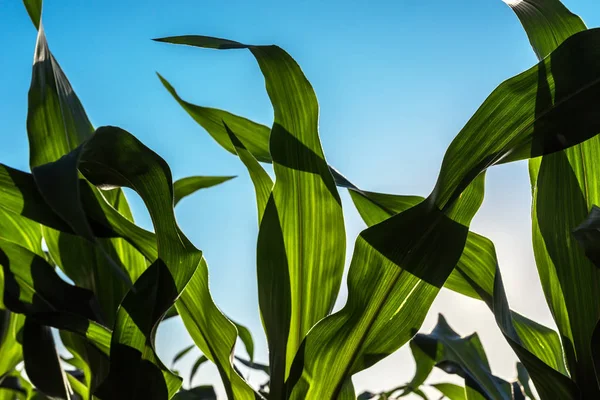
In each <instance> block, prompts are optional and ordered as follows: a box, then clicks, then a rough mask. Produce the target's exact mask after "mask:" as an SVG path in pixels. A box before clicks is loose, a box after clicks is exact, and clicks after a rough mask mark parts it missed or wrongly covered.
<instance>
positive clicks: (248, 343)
mask: <svg viewBox="0 0 600 400" xmlns="http://www.w3.org/2000/svg"><path fill="white" fill-rule="evenodd" d="M231 322H233V324H234V325H235V328H236V329H237V331H238V336H239V338H240V340H241V341H242V343H243V344H244V347H245V348H246V353H248V357H250V361H253V360H254V340H253V339H252V333H250V329H248V328H246V327H245V326H244V325H241V324H238V323H237V322H235V321H231Z"/></svg>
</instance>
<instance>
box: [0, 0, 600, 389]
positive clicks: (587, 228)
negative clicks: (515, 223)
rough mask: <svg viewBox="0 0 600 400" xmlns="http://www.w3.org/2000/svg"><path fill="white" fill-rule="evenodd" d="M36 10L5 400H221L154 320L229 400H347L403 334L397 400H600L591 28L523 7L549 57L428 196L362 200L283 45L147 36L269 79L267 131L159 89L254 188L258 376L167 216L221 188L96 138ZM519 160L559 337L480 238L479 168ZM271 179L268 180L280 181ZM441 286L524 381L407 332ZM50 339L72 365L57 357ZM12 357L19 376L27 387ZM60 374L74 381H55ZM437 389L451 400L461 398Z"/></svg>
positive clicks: (512, 89) (11, 203)
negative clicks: (234, 56)
mask: <svg viewBox="0 0 600 400" xmlns="http://www.w3.org/2000/svg"><path fill="white" fill-rule="evenodd" d="M24 2H25V5H26V8H27V10H28V12H29V14H30V16H31V19H32V21H33V22H34V25H35V26H36V28H37V29H38V38H37V43H36V48H35V56H34V66H33V74H32V82H31V88H30V91H29V98H28V99H29V104H28V116H27V131H28V137H29V143H30V166H31V173H27V172H23V171H18V170H15V169H13V168H10V167H8V166H5V165H2V164H0V196H2V199H1V200H2V201H1V202H0V264H1V265H2V267H3V268H2V281H1V282H2V297H1V299H2V304H0V306H1V308H2V309H3V310H4V311H2V312H3V317H4V318H3V320H2V325H1V327H2V329H1V331H0V377H2V381H1V384H2V386H3V389H0V393H1V394H0V395H2V396H3V395H5V394H6V393H8V394H6V396H8V397H7V398H15V397H16V398H32V397H36V396H38V397H40V396H48V397H51V398H63V399H70V398H82V399H83V398H85V399H93V398H98V399H117V400H119V399H128V400H129V399H169V398H177V399H203V398H210V397H214V392H213V391H212V389H211V388H208V387H197V388H193V389H190V390H181V383H182V378H181V377H179V376H178V375H177V374H176V373H175V372H174V371H172V370H171V369H170V368H168V367H167V366H166V365H164V364H163V363H162V362H161V360H160V359H159V357H158V356H157V355H156V352H155V349H154V338H155V333H156V329H157V327H158V325H159V323H160V322H161V321H162V320H164V319H165V318H166V317H173V316H178V318H181V320H182V321H183V323H184V325H185V327H186V329H187V331H188V332H189V334H190V335H191V337H192V339H193V340H194V344H195V346H197V347H198V348H199V349H200V350H201V351H202V353H203V356H202V357H201V358H199V359H198V361H197V362H196V365H195V367H194V370H193V371H192V377H193V375H194V373H195V372H196V370H197V368H198V367H199V366H200V365H201V364H202V363H203V362H206V361H210V362H212V363H214V364H215V365H216V367H217V369H218V371H219V374H220V377H221V379H222V381H223V384H224V387H225V390H226V392H227V396H228V397H229V398H231V399H249V400H251V399H262V398H269V399H354V398H355V397H356V396H355V391H354V388H353V385H352V380H351V378H352V376H353V375H354V374H355V373H357V372H359V371H362V370H364V369H366V368H369V367H370V366H372V365H373V364H375V363H376V362H378V361H380V360H381V359H383V358H384V357H386V356H388V355H389V354H391V353H393V352H394V351H396V350H397V349H398V348H400V347H401V346H403V345H405V344H406V343H407V342H409V341H410V340H411V339H412V338H413V337H414V339H413V340H412V342H411V346H412V348H413V352H414V354H415V358H416V360H417V365H418V368H417V373H416V375H415V378H414V379H413V380H412V381H411V382H410V383H408V384H406V385H404V387H403V388H402V389H401V390H402V394H408V393H412V392H414V393H417V394H419V393H420V386H421V385H422V384H423V382H424V381H425V379H426V377H427V376H428V374H429V372H430V371H431V370H432V368H433V366H434V365H437V366H438V367H440V368H443V369H445V370H446V371H451V372H453V373H457V374H459V375H461V376H463V377H464V378H465V388H464V389H462V390H458V392H460V393H462V395H463V397H464V398H468V399H476V398H477V399H478V398H484V399H485V398H491V399H511V398H519V396H521V398H522V397H523V396H524V395H527V396H529V397H533V394H532V393H531V390H528V389H527V388H528V385H526V384H525V383H526V382H528V380H527V379H525V378H524V376H525V375H524V371H525V370H526V371H527V372H528V373H529V375H530V376H531V380H532V382H533V383H534V385H535V387H536V389H537V392H538V394H539V396H540V397H541V398H543V399H553V398H561V399H576V398H580V397H585V398H590V399H592V398H598V395H599V394H600V393H599V392H600V390H599V389H598V385H597V382H596V373H595V369H594V364H595V360H597V359H598V357H597V352H598V348H597V347H598V344H600V343H599V342H598V341H592V338H595V337H597V336H599V335H600V333H594V332H595V328H596V324H597V322H598V316H599V314H600V303H599V302H598V298H599V296H598V293H597V291H599V290H600V286H599V285H598V283H599V282H598V281H599V278H600V276H599V273H600V272H599V271H598V269H597V268H596V267H595V266H594V265H593V264H592V263H591V262H590V261H589V260H588V259H587V258H586V256H585V254H584V250H583V248H584V247H585V249H587V253H588V254H589V255H590V257H592V259H597V258H595V257H597V254H598V250H597V249H598V247H597V242H598V239H599V238H598V236H600V235H598V229H597V227H598V225H599V222H598V221H599V220H600V218H598V215H597V214H599V213H600V212H597V213H595V214H593V215H592V216H591V217H590V220H589V221H587V223H586V224H584V225H583V226H582V227H581V228H580V229H579V230H578V232H579V233H578V235H576V236H574V235H572V233H571V232H572V230H573V229H574V228H575V227H576V226H578V225H579V224H580V223H581V222H582V221H583V220H584V219H585V217H586V216H587V214H588V212H589V211H590V209H591V207H592V205H593V204H597V203H599V202H598V201H597V200H598V197H600V180H599V179H598V176H597V175H596V171H599V170H598V168H597V166H596V165H595V163H594V160H595V159H596V157H595V156H596V155H598V154H600V142H599V140H600V139H599V138H598V136H596V135H597V133H598V132H600V112H599V111H598V109H599V106H600V62H599V61H598V60H600V46H599V45H598V43H600V30H598V29H590V30H587V29H586V28H585V26H584V25H583V22H582V21H581V19H579V18H578V17H577V16H575V15H573V14H571V13H570V12H569V11H568V10H567V9H566V8H565V7H564V6H563V5H562V4H561V3H560V2H559V1H558V0H522V1H521V2H520V3H519V4H518V5H513V8H514V10H515V12H516V14H517V15H518V17H519V18H520V20H521V22H522V23H523V26H524V27H525V30H526V31H527V34H528V35H529V38H530V41H531V43H532V45H533V47H534V50H535V52H536V54H537V55H538V57H539V58H540V61H539V63H538V64H536V65H534V66H533V67H531V68H530V69H528V70H526V71H524V72H523V73H521V74H519V75H517V76H515V77H513V78H511V79H508V80H507V81H505V82H504V83H502V84H501V85H499V86H498V88H497V89H495V90H494V91H493V92H492V93H491V94H490V96H489V97H488V98H487V99H486V100H485V101H484V103H483V104H482V105H481V107H480V108H479V109H478V110H477V111H476V113H475V114H474V115H473V117H472V118H471V119H470V120H469V121H468V122H467V124H466V125H465V127H464V128H463V129H462V130H461V131H460V132H459V133H458V135H457V136H456V138H455V139H454V141H453V142H452V143H451V145H450V146H449V148H448V150H447V151H446V154H445V156H444V160H443V163H442V167H441V171H440V174H439V177H438V180H437V183H436V185H435V187H434V189H433V190H432V192H431V194H430V195H429V196H428V197H426V198H422V197H419V196H399V195H389V194H382V193H374V192H368V191H364V190H361V189H359V188H358V187H357V186H355V185H354V184H352V183H351V182H350V181H349V180H348V179H346V178H345V177H344V176H342V175H341V174H340V173H338V172H337V171H336V170H335V169H334V168H333V167H331V166H330V165H328V163H327V162H326V160H325V156H324V153H323V149H322V148H321V144H320V139H319V133H318V115H319V107H318V103H317V99H316V95H315V93H314V91H313V88H312V86H311V85H310V83H309V82H308V80H307V79H306V77H305V76H304V74H303V72H302V70H301V69H300V67H299V66H298V64H297V63H296V62H295V61H294V60H293V59H292V58H291V57H290V56H289V55H288V54H287V53H286V52H285V51H284V50H282V49H281V48H279V47H277V46H255V45H246V44H242V43H239V42H235V41H231V40H225V39H217V38H211V37H206V36H176V37H168V38H162V39H157V40H158V41H161V42H167V43H173V44H181V45H188V46H194V47H201V48H212V49H220V50H230V49H246V50H249V51H250V52H251V54H252V55H253V56H254V58H255V59H256V61H257V63H258V65H259V67H260V69H261V72H262V74H263V76H264V79H265V84H266V90H267V93H268V95H269V98H270V100H271V104H272V106H273V109H274V122H273V125H272V127H270V128H269V127H267V126H263V125H260V124H257V123H255V122H252V121H250V120H248V119H245V118H243V117H240V116H236V115H233V114H231V113H229V112H226V111H223V110H218V109H214V108H208V107H201V106H197V105H194V104H191V103H189V102H186V101H185V100H183V99H182V98H180V97H179V95H178V94H177V92H176V91H175V89H174V88H173V87H172V86H171V85H170V84H169V83H168V81H167V80H165V79H164V78H163V77H161V76H159V78H160V79H161V81H162V83H163V84H164V86H165V88H166V89H167V90H168V91H169V92H170V93H171V94H172V95H173V97H174V98H175V99H176V100H177V101H178V103H179V104H180V105H181V106H182V107H183V108H184V109H185V111H187V113H188V114H190V116H192V117H193V118H194V120H196V121H197V122H198V123H199V124H200V125H201V126H202V127H203V128H204V129H205V130H206V131H207V132H208V133H209V134H210V135H211V136H212V137H213V138H214V139H215V140H216V141H217V142H218V143H219V144H220V145H221V146H222V147H223V148H225V149H226V150H227V151H229V152H230V153H232V154H234V155H236V156H237V157H239V159H240V160H241V162H242V163H243V164H244V165H245V166H246V167H247V169H248V172H249V175H250V178H251V179H252V182H253V183H254V186H255V190H256V203H257V209H258V223H259V234H258V242H257V277H258V298H259V305H260V312H261V317H262V322H263V326H264V329H265V333H266V337H267V342H268V346H269V364H268V366H264V365H259V364H256V363H254V361H253V360H252V355H253V350H252V347H253V345H252V340H251V338H250V335H249V332H248V331H247V330H245V328H243V327H241V326H239V325H238V324H235V323H234V322H232V321H231V320H230V319H228V318H227V317H226V316H225V315H223V313H221V311H220V310H219V309H218V308H217V306H216V305H215V304H214V302H213V300H212V297H211V294H210V292H209V288H208V266H207V264H206V261H205V259H204V258H203V256H202V252H201V251H200V250H199V249H197V248H196V247H195V246H194V245H193V244H192V243H191V242H190V241H189V240H188V239H187V238H186V236H185V235H184V233H183V232H182V231H181V230H180V229H179V227H178V226H177V223H176V221H175V215H174V211H173V208H174V205H175V204H176V203H177V202H178V201H179V200H180V199H181V198H182V197H184V196H186V195H189V194H191V193H193V192H194V191H195V190H198V189H200V188H203V187H208V186H211V185H214V184H216V183H220V182H223V181H225V180H226V179H228V177H213V178H207V177H191V178H186V179H185V180H182V181H178V182H175V183H173V180H172V176H171V171H170V169H169V166H168V165H167V163H166V162H165V161H164V160H163V159H162V158H160V156H158V155H157V154H156V153H154V152H153V151H152V150H150V149H149V148H147V147H146V146H144V145H143V144H142V143H141V142H140V141H139V140H137V139H136V138H135V137H134V136H133V135H131V134H130V133H128V132H126V131H124V130H122V129H119V128H116V127H101V128H98V129H94V128H93V127H92V125H91V123H90V122H89V120H88V118H87V116H86V114H85V111H84V110H83V107H82V105H81V103H80V102H79V100H78V98H77V96H76V95H75V93H74V91H73V89H72V88H71V85H70V84H69V82H68V80H67V78H66V76H65V75H64V73H63V71H62V70H61V68H60V66H59V64H58V62H57V61H56V59H55V58H54V57H53V55H52V53H51V52H50V50H49V48H48V44H47V42H46V38H45V35H44V30H43V26H42V23H41V9H42V4H41V1H40V0H25V1H24ZM523 159H531V161H530V173H531V182H532V188H533V201H534V207H533V235H534V246H535V255H536V261H537V265H538V269H539V271H540V278H541V280H542V285H543V288H544V293H545V295H546V297H547V299H548V304H549V306H550V308H551V311H552V313H553V316H554V318H555V320H556V323H557V326H558V330H559V333H558V334H557V333H556V332H554V331H553V330H551V329H549V328H546V327H544V326H541V325H539V324H537V323H535V322H534V321H531V320H529V319H527V318H526V317H524V316H522V315H520V314H518V313H516V312H513V311H512V310H510V308H509V306H508V301H507V298H506V294H505V292H504V288H503V285H502V278H501V276H500V271H499V269H498V263H497V259H496V255H495V250H494V246H493V244H492V242H491V241H489V240H488V239H486V238H485V237H482V236H480V235H478V234H476V233H474V232H471V231H469V224H470V222H471V220H472V218H473V216H474V215H475V213H476V212H477V210H478V208H479V206H480V205H481V202H482V201H483V196H484V180H485V171H486V170H487V168H489V167H492V166H494V165H496V164H501V163H507V162H514V161H518V160H523ZM261 162H262V163H271V164H272V165H273V170H274V175H275V181H274V182H273V180H272V179H271V177H270V175H269V174H268V173H267V172H266V171H265V169H264V168H263V166H262V165H261ZM599 172H600V171H599ZM121 187H127V188H130V189H132V190H134V191H135V192H137V193H138V194H139V195H140V197H141V198H142V199H143V201H144V204H145V206H146V207H147V209H148V212H149V214H150V216H151V219H152V223H153V226H154V232H149V231H146V230H144V229H142V228H140V227H138V226H137V225H135V223H134V221H133V218H132V215H131V212H130V210H129V207H128V205H127V201H126V199H125V196H124V194H123V191H122V189H121ZM339 188H344V189H347V190H348V191H349V193H350V196H351V198H352V200H353V202H354V204H355V206H356V208H357V209H358V211H359V213H360V215H361V217H362V218H363V220H364V221H365V223H366V224H367V225H368V228H367V229H365V230H364V231H362V232H361V233H360V235H359V236H358V238H357V239H356V243H355V246H354V254H353V256H352V261H351V264H350V268H349V271H348V278H347V285H348V299H347V302H346V304H345V306H344V307H343V308H342V309H341V310H339V311H337V312H335V313H333V312H332V309H333V305H334V303H335V301H336V299H337V296H338V292H339V288H340V285H341V283H342V275H343V270H344V260H345V229H344V220H343V214H342V207H341V201H340V196H339V192H338V189H339ZM575 237H577V238H579V239H580V240H581V241H582V242H583V243H584V246H582V247H580V246H579V245H578V244H577V243H576V239H575ZM42 239H43V241H44V242H45V244H46V245H45V247H43V246H42ZM57 267H58V269H57ZM58 271H61V273H59V272H58ZM61 275H64V276H67V277H68V278H69V279H70V280H71V281H72V282H73V284H71V283H67V282H66V281H65V280H64V279H63V278H62V277H61ZM442 286H445V287H447V288H449V289H452V290H454V291H457V292H459V293H462V294H464V295H467V296H470V297H473V298H476V299H480V300H482V301H484V302H485V303H486V304H487V305H488V306H489V308H490V310H491V311H492V312H493V313H494V315H495V317H496V321H497V323H498V326H499V328H500V330H501V331H502V333H503V334H504V336H505V338H506V340H507V341H508V342H509V344H510V345H511V346H512V348H513V350H514V351H515V353H516V354H517V356H518V357H519V359H520V361H521V362H522V365H523V367H524V368H520V370H521V377H522V378H523V379H520V382H521V384H519V383H508V382H506V381H504V380H502V379H500V378H498V377H495V376H493V375H492V374H491V372H490V368H489V364H488V362H487V358H486V357H485V353H484V352H483V350H482V347H481V343H480V342H479V340H478V339H477V336H471V337H468V338H460V337H459V336H458V335H457V334H456V333H455V332H454V331H452V330H451V329H450V328H449V326H448V325H447V324H446V323H445V321H444V320H443V319H441V320H440V323H439V324H438V326H437V328H436V329H435V330H434V332H433V333H432V334H430V335H417V336H415V334H416V333H417V331H418V330H419V328H420V326H421V324H422V322H423V320H424V318H425V316H426V314H427V311H428V310H429V307H430V306H431V303H432V302H433V300H434V299H435V297H436V295H437V293H438V292H439V290H440V289H441V288H442ZM50 328H56V329H57V330H58V332H59V333H60V339H61V341H62V343H63V344H64V346H65V347H66V348H67V350H68V351H69V352H70V354H71V355H72V358H70V359H68V360H66V361H62V360H61V359H60V358H59V356H58V355H57V351H56V348H55V343H54V337H53V335H52V334H51V329H50ZM598 331H600V329H598ZM238 337H240V338H241V339H242V340H243V342H244V344H245V345H246V349H247V352H248V354H249V355H250V357H251V359H250V360H241V361H240V362H242V364H245V365H247V366H250V367H252V368H259V369H262V370H263V371H264V372H267V373H268V375H269V382H268V385H265V386H263V387H262V388H260V389H256V388H253V387H252V386H251V385H250V384H249V383H248V382H247V381H246V380H244V379H243V377H242V376H241V374H240V373H239V371H238V369H237V367H236V366H235V365H234V362H233V360H234V358H233V357H232V355H233V352H234V346H235V343H236V340H237V338H238ZM590 344H591V345H590ZM186 350H187V349H185V350H184V352H183V354H185V352H186ZM180 356H182V355H181V354H180ZM238 360H240V359H238ZM21 361H23V363H24V369H25V372H26V374H27V378H28V381H27V380H25V379H24V378H23V377H22V376H21V375H20V373H19V371H18V370H17V366H18V365H19V363H20V362H21ZM175 361H177V360H175ZM65 362H67V363H69V364H71V365H72V366H73V367H74V368H75V370H74V371H70V372H69V371H67V372H65V371H64V370H63V365H64V363H65ZM29 382H31V383H32V384H33V386H32V385H30V384H29ZM34 388H35V389H34ZM438 389H440V391H442V393H444V395H446V396H448V397H451V394H450V393H455V392H456V391H457V390H456V389H457V388H456V387H450V386H440V387H438ZM444 390H445V391H444ZM392 394H393V393H390V394H389V395H388V394H387V393H386V394H383V395H382V396H380V397H384V396H385V397H389V396H391V395H392ZM402 394H401V395H402ZM11 396H12V397H11ZM385 397H384V398H385Z"/></svg>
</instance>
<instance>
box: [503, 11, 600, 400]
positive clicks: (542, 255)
mask: <svg viewBox="0 0 600 400" xmlns="http://www.w3.org/2000/svg"><path fill="white" fill-rule="evenodd" d="M513 10H514V11H515V13H516V14H517V16H518V17H519V19H520V21H521V23H522V25H523V27H524V28H525V31H526V32H527V35H528V37H529V40H530V42H531V44H532V46H533V49H534V51H535V52H536V54H537V55H538V57H540V58H541V57H545V56H546V55H547V54H548V53H549V52H551V51H554V49H556V48H559V49H560V48H562V47H564V45H562V44H561V43H567V42H569V41H571V40H573V38H574V37H577V36H580V35H582V34H586V33H587V34H589V33H588V32H591V31H586V32H581V31H584V30H585V29H586V27H585V25H584V23H583V21H581V19H580V18H579V17H577V16H576V15H574V14H572V13H571V12H570V11H569V10H568V9H567V8H566V7H564V6H563V5H562V4H561V3H560V2H559V1H558V0H537V1H534V0H525V1H523V2H522V4H519V5H518V6H516V7H513ZM578 32H580V33H578ZM578 51H580V52H581V53H582V54H583V53H584V52H585V50H583V49H578ZM552 68H555V66H554V63H553V64H552ZM557 97H558V87H557V88H556V90H553V88H552V87H551V85H548V87H546V88H545V93H543V92H541V93H540V102H539V103H540V107H538V113H539V114H542V113H543V108H544V105H545V104H552V103H553V102H554V103H555V104H556V103H558V101H559V100H558V99H557ZM589 101H590V102H595V101H597V100H593V99H592V98H590V100H589ZM590 104H591V103H590ZM574 106H575V105H574ZM592 115H593V114H584V115H581V117H580V119H579V120H577V121H575V122H574V123H573V124H571V125H570V126H569V125H565V126H564V128H563V130H564V132H565V133H564V134H565V135H570V134H571V132H572V131H577V130H579V129H580V127H581V125H583V124H585V123H586V120H588V119H591V118H593V117H592ZM599 131H600V130H598V129H596V131H595V132H596V133H597V132H599ZM599 155H600V137H598V136H596V137H594V138H592V139H590V140H588V141H587V142H584V143H581V144H580V145H578V146H575V147H573V148H570V149H568V150H565V151H563V152H560V153H557V154H552V155H549V156H545V157H543V158H542V159H541V160H532V161H531V162H530V164H529V172H530V179H531V185H532V195H533V207H532V220H533V244H534V254H535V259H536V263H537V267H538V272H539V275H540V279H541V283H542V288H543V290H544V294H545V296H546V300H547V302H548V305H549V306H550V310H551V312H552V315H553V317H554V320H555V322H556V324H557V326H558V330H559V332H560V334H561V338H562V341H563V347H564V351H565V355H566V358H567V361H568V365H569V371H570V373H571V376H572V378H573V380H574V381H575V382H576V383H577V384H578V385H579V387H580V388H581V390H582V394H583V396H584V397H590V398H596V397H599V396H600V391H599V390H598V387H597V384H596V377H595V373H594V368H593V361H592V355H591V354H590V347H589V343H590V339H591V337H592V334H593V330H594V327H595V324H596V322H597V321H596V320H597V318H596V315H598V314H599V313H600V304H599V303H598V302H597V299H598V296H600V289H599V284H600V275H599V271H598V270H597V269H595V268H594V267H593V266H592V265H591V263H590V262H589V261H588V260H586V258H585V256H584V254H583V252H582V251H581V249H579V248H578V247H577V245H576V243H575V238H574V237H573V236H572V235H571V232H572V230H573V229H574V228H575V227H576V226H578V225H579V224H580V223H581V221H583V219H584V218H585V216H586V215H587V214H588V212H589V211H590V208H591V207H592V205H593V204H596V203H598V201H599V200H600V186H599V184H598V177H599V174H600V170H599V169H598V167H597V165H596V164H597V163H596V161H595V160H596V159H597V158H598V156H599ZM528 369H530V368H529V367H528ZM530 372H531V371H530ZM532 377H533V374H532ZM536 386H538V385H537V384H536Z"/></svg>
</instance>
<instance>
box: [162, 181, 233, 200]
mask: <svg viewBox="0 0 600 400" xmlns="http://www.w3.org/2000/svg"><path fill="white" fill-rule="evenodd" d="M233 178H235V176H189V177H187V178H181V179H179V180H177V181H175V183H174V184H173V189H174V202H175V205H177V203H179V202H180V201H181V199H183V198H184V197H187V196H189V195H191V194H192V193H195V192H197V191H198V190H201V189H207V188H209V187H213V186H216V185H219V184H221V183H223V182H227V181H229V180H231V179H233Z"/></svg>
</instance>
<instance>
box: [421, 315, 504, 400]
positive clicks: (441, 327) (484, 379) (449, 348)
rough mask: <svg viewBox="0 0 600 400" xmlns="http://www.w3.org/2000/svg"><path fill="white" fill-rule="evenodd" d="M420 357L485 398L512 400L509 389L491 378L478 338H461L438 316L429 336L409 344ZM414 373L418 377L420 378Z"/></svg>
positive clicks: (472, 336)
mask: <svg viewBox="0 0 600 400" xmlns="http://www.w3.org/2000/svg"><path fill="white" fill-rule="evenodd" d="M411 343H414V344H415V347H418V348H419V349H420V350H421V352H420V353H418V354H420V355H425V356H427V357H429V358H430V359H431V361H430V363H431V362H433V363H434V364H436V365H437V366H438V367H440V368H442V369H443V370H445V371H446V372H449V373H455V374H457V375H460V376H462V377H464V378H466V377H467V376H468V377H469V378H470V380H471V384H472V387H473V388H475V390H477V391H479V392H480V394H482V395H483V396H484V398H493V399H511V398H512V394H511V385H510V384H509V383H508V382H506V381H504V380H503V379H500V378H498V377H496V376H494V375H493V374H492V372H491V370H490V366H489V363H488V360H487V357H486V355H485V351H484V350H483V346H482V345H481V342H480V341H479V337H478V336H477V334H473V335H470V336H468V337H464V338H463V337H460V336H459V335H458V334H457V333H456V332H455V331H454V330H452V328H451V327H450V326H449V325H448V323H447V322H446V320H445V318H444V317H443V316H442V315H440V316H439V318H438V323H437V325H436V326H435V328H434V329H433V331H432V332H431V333H430V334H418V335H416V336H415V337H414V338H413V340H412V342H411ZM419 372H420V371H418V370H417V375H419Z"/></svg>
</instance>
